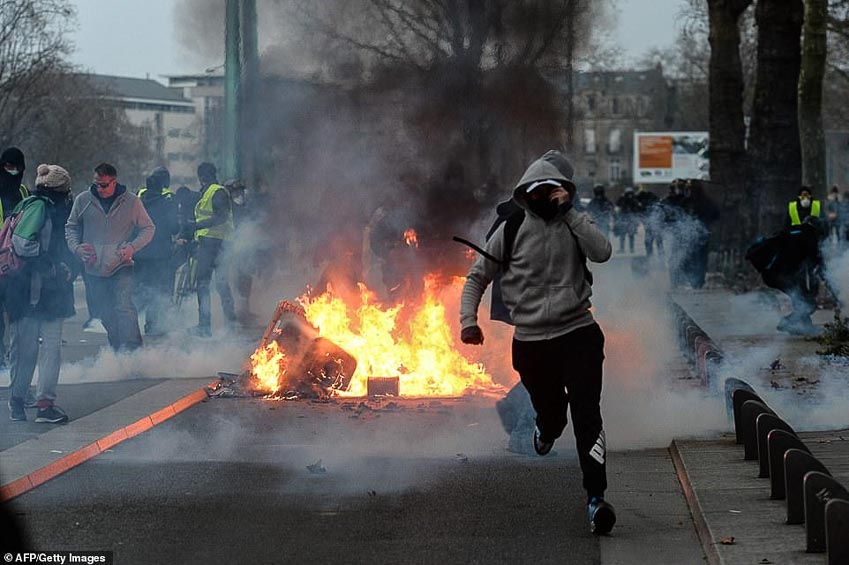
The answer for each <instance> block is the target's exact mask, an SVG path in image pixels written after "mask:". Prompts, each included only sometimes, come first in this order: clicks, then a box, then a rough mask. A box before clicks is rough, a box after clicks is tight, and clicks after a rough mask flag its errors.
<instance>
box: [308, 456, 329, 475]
mask: <svg viewBox="0 0 849 565" xmlns="http://www.w3.org/2000/svg"><path fill="white" fill-rule="evenodd" d="M307 471H309V472H310V473H312V474H313V475H323V474H325V473H326V472H327V469H325V468H324V466H323V465H322V464H321V459H319V460H318V461H316V462H315V463H313V464H312V465H307Z"/></svg>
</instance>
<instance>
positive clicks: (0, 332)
mask: <svg viewBox="0 0 849 565" xmlns="http://www.w3.org/2000/svg"><path fill="white" fill-rule="evenodd" d="M26 169H27V165H26V160H25V159H24V153H23V151H21V150H20V149H18V148H17V147H9V148H8V149H6V150H5V151H3V154H2V155H0V216H2V219H3V220H5V219H6V218H8V217H9V215H10V214H11V213H12V210H14V209H15V206H17V205H18V202H20V201H21V200H23V199H24V198H26V197H27V196H29V191H28V190H27V187H26V185H24V184H23V180H24V171H26ZM5 303H6V300H5V291H4V290H2V289H0V368H5V367H6V346H5V344H4V338H5V337H6V316H5Z"/></svg>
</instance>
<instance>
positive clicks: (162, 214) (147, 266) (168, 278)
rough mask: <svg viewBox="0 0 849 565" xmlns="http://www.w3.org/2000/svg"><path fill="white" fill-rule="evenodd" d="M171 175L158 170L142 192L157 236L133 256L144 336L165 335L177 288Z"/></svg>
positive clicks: (148, 179)
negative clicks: (166, 319) (166, 189)
mask: <svg viewBox="0 0 849 565" xmlns="http://www.w3.org/2000/svg"><path fill="white" fill-rule="evenodd" d="M169 180H170V175H169V173H168V170H167V169H165V168H164V167H159V168H158V169H156V170H154V171H153V173H152V174H151V175H150V176H149V177H148V178H147V182H146V187H145V188H144V189H143V190H140V191H139V198H140V199H141V201H142V204H144V208H145V210H146V211H147V213H148V215H149V216H150V219H151V220H152V221H153V225H154V226H155V227H156V232H155V233H154V234H153V239H152V240H151V242H150V243H149V244H148V245H146V246H145V247H144V248H143V249H140V250H139V251H138V252H137V253H136V254H135V256H134V258H133V260H134V262H135V275H136V296H137V297H138V303H137V305H138V307H139V310H140V312H144V314H145V318H144V333H145V335H149V336H158V335H162V334H164V333H165V331H166V323H165V314H166V312H167V308H168V305H169V304H170V303H171V293H172V291H173V287H174V272H175V267H174V262H173V260H172V254H173V243H172V237H173V236H174V235H176V234H177V231H178V230H179V225H178V223H177V202H176V200H175V198H174V195H173V194H172V193H171V192H170V191H168V192H165V188H166V187H167V186H168V184H169V182H168V181H169Z"/></svg>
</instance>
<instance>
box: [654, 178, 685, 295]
mask: <svg viewBox="0 0 849 565" xmlns="http://www.w3.org/2000/svg"><path fill="white" fill-rule="evenodd" d="M684 184H685V183H684V181H683V180H682V179H675V180H673V181H672V182H671V183H670V184H669V194H667V196H666V198H664V199H663V200H662V201H661V203H660V207H661V217H662V226H663V227H662V231H663V233H662V237H663V239H664V240H665V242H666V252H667V256H668V258H667V261H668V264H669V281H670V285H671V286H672V288H673V289H674V288H678V287H680V286H681V285H683V284H684V274H683V271H682V264H683V262H684V255H685V252H686V242H685V241H684V240H683V235H684V232H686V229H685V228H684V226H685V222H684V219H685V218H686V217H687V212H686V210H685V207H686V200H687V198H686V196H684Z"/></svg>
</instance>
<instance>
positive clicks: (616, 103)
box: [611, 96, 619, 115]
mask: <svg viewBox="0 0 849 565" xmlns="http://www.w3.org/2000/svg"><path fill="white" fill-rule="evenodd" d="M611 112H612V113H613V114H614V115H615V114H618V113H619V98H617V97H616V96H614V97H613V100H612V101H611Z"/></svg>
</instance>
